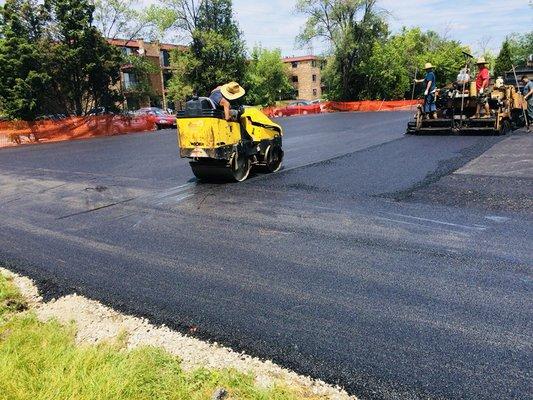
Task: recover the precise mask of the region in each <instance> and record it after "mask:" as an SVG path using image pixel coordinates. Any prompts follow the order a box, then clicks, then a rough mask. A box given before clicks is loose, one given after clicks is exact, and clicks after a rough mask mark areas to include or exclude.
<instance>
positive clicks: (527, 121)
mask: <svg viewBox="0 0 533 400" xmlns="http://www.w3.org/2000/svg"><path fill="white" fill-rule="evenodd" d="M513 74H514V80H515V82H516V91H517V92H518V93H520V85H519V84H518V76H516V68H515V66H514V65H513ZM521 105H522V115H523V116H524V121H525V122H526V126H527V131H528V132H529V119H528V117H527V114H526V110H525V109H524V105H523V104H521Z"/></svg>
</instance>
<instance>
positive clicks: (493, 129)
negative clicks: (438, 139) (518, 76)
mask: <svg viewBox="0 0 533 400" xmlns="http://www.w3.org/2000/svg"><path fill="white" fill-rule="evenodd" d="M488 92H489V93H488V94H486V96H487V97H488V98H487V101H488V104H489V107H490V115H487V116H482V117H481V118H475V117H474V116H475V113H476V106H477V104H478V101H479V100H478V94H477V90H476V86H475V82H471V83H470V85H469V86H468V87H466V88H464V86H463V87H461V85H458V84H456V85H450V86H448V87H446V88H443V89H440V90H439V91H438V92H437V100H436V105H437V119H427V118H426V116H425V115H424V114H423V113H422V109H421V107H420V106H419V108H418V110H417V113H416V115H415V117H414V121H411V122H409V124H408V126H407V133H408V134H421V135H422V134H467V135H474V134H480V135H505V134H506V133H508V132H510V131H511V130H512V129H516V128H519V127H521V126H523V125H524V120H523V107H524V100H523V98H522V95H521V94H520V93H519V92H517V90H516V88H515V87H514V86H512V85H504V84H503V83H499V84H496V85H492V86H491V87H490V88H489V91H488Z"/></svg>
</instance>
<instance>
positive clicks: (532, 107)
mask: <svg viewBox="0 0 533 400" xmlns="http://www.w3.org/2000/svg"><path fill="white" fill-rule="evenodd" d="M522 82H523V83H524V89H523V91H522V93H523V94H524V100H525V101H526V102H527V113H526V114H527V118H528V120H529V123H530V124H531V122H533V81H530V80H529V77H528V76H527V75H524V76H523V77H522Z"/></svg>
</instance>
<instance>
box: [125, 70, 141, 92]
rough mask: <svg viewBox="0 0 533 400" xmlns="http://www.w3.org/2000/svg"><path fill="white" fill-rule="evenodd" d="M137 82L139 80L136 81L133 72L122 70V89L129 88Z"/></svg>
mask: <svg viewBox="0 0 533 400" xmlns="http://www.w3.org/2000/svg"><path fill="white" fill-rule="evenodd" d="M138 83H139V82H138V81H137V77H136V76H135V74H132V73H131V72H124V89H126V90H128V89H131V88H133V87H134V86H135V85H137V84H138Z"/></svg>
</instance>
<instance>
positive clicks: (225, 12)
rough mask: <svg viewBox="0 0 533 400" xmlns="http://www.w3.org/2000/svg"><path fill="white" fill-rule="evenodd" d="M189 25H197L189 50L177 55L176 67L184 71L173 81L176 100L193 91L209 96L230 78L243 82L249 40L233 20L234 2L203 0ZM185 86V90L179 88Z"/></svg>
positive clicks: (173, 66) (228, 0)
mask: <svg viewBox="0 0 533 400" xmlns="http://www.w3.org/2000/svg"><path fill="white" fill-rule="evenodd" d="M188 26H190V27H194V28H193V31H192V32H191V40H192V42H191V44H190V46H189V47H190V48H189V51H188V52H185V53H183V54H178V55H176V56H174V57H173V60H174V63H173V64H172V68H173V69H176V70H178V71H183V73H184V75H182V76H180V75H179V74H178V73H175V74H174V75H173V78H172V79H171V82H170V84H169V87H170V90H171V93H172V97H173V98H174V100H178V99H177V98H176V96H178V95H179V96H182V95H183V94H184V93H188V92H190V91H191V90H192V92H193V93H197V94H200V95H207V94H209V93H210V92H211V91H212V90H213V89H214V88H215V87H217V86H218V85H220V84H223V83H226V82H228V81H238V82H242V81H243V79H244V76H245V71H246V51H245V43H244V41H243V39H242V34H241V32H240V30H239V28H238V26H237V23H236V22H235V20H234V19H233V8H232V3H231V1H230V0H204V1H202V2H201V3H200V5H199V7H198V12H197V13H195V14H194V20H193V21H190V23H189V25H188ZM182 85H184V87H183V90H181V89H179V88H178V86H182Z"/></svg>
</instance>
